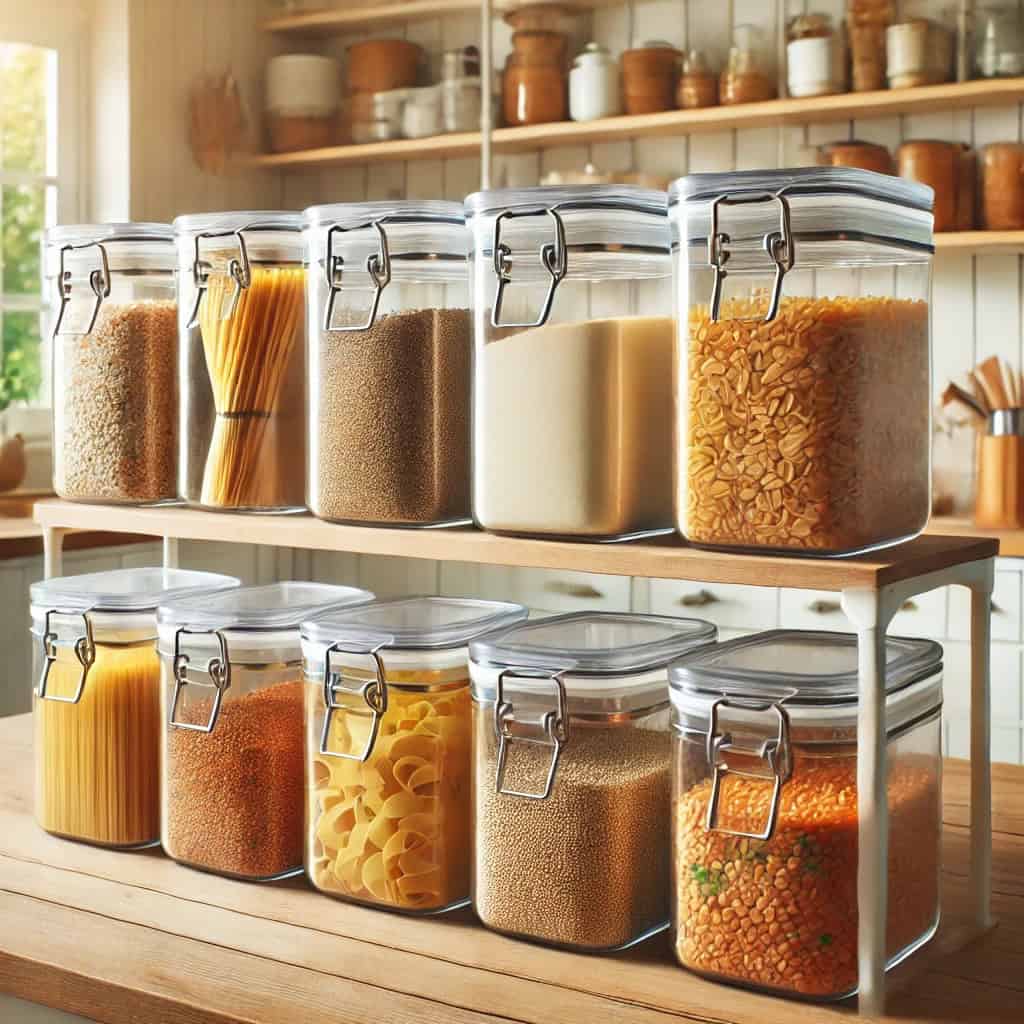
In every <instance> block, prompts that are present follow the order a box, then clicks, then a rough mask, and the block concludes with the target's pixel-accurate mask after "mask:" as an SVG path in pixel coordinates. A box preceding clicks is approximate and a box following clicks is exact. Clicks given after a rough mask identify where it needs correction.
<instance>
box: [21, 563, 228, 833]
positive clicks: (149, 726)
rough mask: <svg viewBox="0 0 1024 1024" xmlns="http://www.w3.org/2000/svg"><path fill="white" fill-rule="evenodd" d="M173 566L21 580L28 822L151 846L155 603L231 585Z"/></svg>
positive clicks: (156, 714)
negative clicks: (28, 673) (29, 683)
mask: <svg viewBox="0 0 1024 1024" xmlns="http://www.w3.org/2000/svg"><path fill="white" fill-rule="evenodd" d="M237 586H238V580H236V579H234V578H233V577H231V576H219V575H217V574H216V573H209V572H188V571H185V570H182V569H116V570H114V571H112V572H95V573H88V574H86V575H82V576H65V577H62V578H59V579H49V580H44V581H42V582H40V583H33V584H32V587H31V589H30V594H31V613H32V641H33V643H32V649H33V674H34V679H35V683H34V685H33V695H32V706H33V711H34V719H35V742H34V757H35V813H36V820H37V821H38V822H39V825H40V827H42V828H44V829H46V831H47V832H52V833H53V834H54V835H58V836H62V837H64V838H66V839H79V840H82V841H84V842H87V843H98V844H100V845H102V846H114V847H122V848H131V847H139V846H150V845H153V844H154V843H157V842H159V841H160V787H159V778H160V731H161V726H160V662H159V660H158V659H157V654H156V650H155V647H154V643H153V641H154V640H155V639H156V609H157V605H159V604H160V602H161V601H164V600H168V599H172V598H177V597H181V596H184V595H188V594H198V593H202V592H209V591H214V590H220V591H223V590H226V589H227V588H230V587H237Z"/></svg>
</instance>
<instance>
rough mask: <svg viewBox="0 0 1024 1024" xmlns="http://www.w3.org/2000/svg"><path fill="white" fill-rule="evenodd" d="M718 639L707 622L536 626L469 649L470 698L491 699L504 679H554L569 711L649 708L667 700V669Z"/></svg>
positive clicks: (620, 618) (590, 619) (575, 620)
mask: <svg viewBox="0 0 1024 1024" xmlns="http://www.w3.org/2000/svg"><path fill="white" fill-rule="evenodd" d="M717 635H718V630H717V628H716V627H715V626H714V625H713V624H712V623H710V622H705V621H704V620H702V619H684V618H675V617H673V616H669V615H630V614H618V613H615V612H573V613H571V614H569V615H555V616H552V617H551V618H546V619H538V620H536V621H534V622H528V623H524V624H523V625H520V626H513V627H512V628H511V629H508V630H504V631H502V632H500V633H494V634H491V635H490V636H487V637H482V638H481V639H479V640H475V641H473V642H472V643H471V644H470V645H469V655H470V662H471V669H472V678H473V696H474V697H475V698H476V699H477V700H481V701H489V700H494V699H495V697H496V695H497V686H498V677H499V676H501V675H503V674H506V675H516V676H517V677H519V678H525V679H527V680H528V679H529V678H530V677H531V676H532V677H541V678H543V677H544V676H549V677H554V676H558V677H560V678H561V680H562V683H563V684H564V686H565V691H566V696H567V698H568V702H569V709H570V711H572V710H577V711H595V710H628V709H630V708H638V707H650V706H652V705H655V704H661V703H665V702H666V701H667V700H668V686H667V669H668V665H669V663H670V662H671V661H673V660H674V659H675V658H678V657H679V656H680V655H681V654H683V653H684V652H686V651H688V650H691V649H692V648H694V647H702V646H704V645H705V644H710V643H713V642H714V640H715V638H716V636H717ZM520 674H522V675H520Z"/></svg>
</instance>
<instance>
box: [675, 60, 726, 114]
mask: <svg viewBox="0 0 1024 1024" xmlns="http://www.w3.org/2000/svg"><path fill="white" fill-rule="evenodd" d="M717 105H718V75H716V74H715V73H714V71H712V70H711V68H710V67H709V66H708V62H707V59H706V58H705V56H704V53H703V51H702V50H690V52H689V53H687V55H686V56H685V57H684V58H683V74H682V77H681V78H680V79H679V88H678V89H677V90H676V106H678V107H681V108H682V109H683V110H695V109H697V108H698V107H714V106H717Z"/></svg>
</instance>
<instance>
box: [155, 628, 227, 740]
mask: <svg viewBox="0 0 1024 1024" xmlns="http://www.w3.org/2000/svg"><path fill="white" fill-rule="evenodd" d="M182 634H186V635H189V636H214V637H216V638H217V643H218V645H219V647H220V652H219V655H216V656H214V657H212V658H210V660H209V661H208V662H207V663H206V668H205V669H202V670H201V671H203V672H205V673H206V675H208V676H209V677H210V683H209V685H210V686H212V687H214V695H213V706H212V707H211V708H210V714H209V717H208V718H207V720H206V723H205V724H203V723H198V724H194V723H191V722H181V721H179V720H178V704H179V703H180V701H181V691H182V690H183V689H184V688H185V687H186V686H188V684H189V679H188V668H189V663H190V660H191V659H190V658H189V656H188V655H187V654H186V653H185V652H184V651H183V650H182V649H181V637H182ZM171 665H172V671H173V673H174V698H173V700H172V701H171V711H170V717H169V719H168V724H169V725H170V726H171V727H172V728H174V729H189V730H191V731H192V732H204V733H210V732H213V727H214V726H215V725H216V724H217V718H218V717H219V715H220V707H221V703H222V701H223V699H224V691H225V690H227V689H228V687H229V686H230V685H231V661H230V659H229V658H228V642H227V639H226V638H225V636H224V634H223V633H222V632H221V630H219V629H186V628H185V627H184V626H183V627H181V628H180V629H178V630H177V631H176V632H175V634H174V660H173V661H172V663H171Z"/></svg>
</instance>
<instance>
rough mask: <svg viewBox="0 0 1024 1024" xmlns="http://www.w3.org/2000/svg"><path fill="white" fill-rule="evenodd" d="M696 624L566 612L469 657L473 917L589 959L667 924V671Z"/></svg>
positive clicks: (702, 625)
mask: <svg viewBox="0 0 1024 1024" xmlns="http://www.w3.org/2000/svg"><path fill="white" fill-rule="evenodd" d="M715 636H716V630H715V627H714V626H713V625H711V623H709V622H702V621H700V620H699V619H677V618H672V617H669V616H659V615H618V614H611V613H601V612H580V613H575V614H571V615H559V616H555V617H552V618H549V619H542V620H539V621H536V622H531V623H527V624H524V625H520V626H514V627H512V628H511V629H509V630H505V631H501V632H496V633H492V634H491V635H490V636H487V637H483V638H481V639H480V640H477V641H474V642H473V643H471V644H470V648H469V650H470V666H469V670H470V679H471V680H472V697H473V833H474V851H475V852H474V862H473V905H474V909H475V910H476V912H477V914H478V916H479V917H480V920H481V921H483V923H484V924H485V925H487V926H488V927H489V928H494V929H496V930H497V931H501V932H506V933H508V934H511V935H518V936H521V937H523V938H528V939H533V940H535V941H538V942H545V943H549V944H551V945H556V946H564V947H567V948H572V949H580V950H584V951H589V952H601V951H611V950H615V949H622V948H624V947H626V946H630V945H632V944H633V943H635V942H639V941H640V940H642V939H644V938H646V937H647V936H649V935H652V934H654V933H655V932H658V931H661V930H662V929H663V928H665V927H666V926H667V923H668V918H669V891H670V884H669V831H668V817H669V735H668V664H669V662H670V661H672V660H673V659H674V658H676V657H678V656H679V655H680V654H682V653H684V652H686V651H688V650H691V649H693V648H694V647H699V646H701V645H704V644H708V643H711V642H713V641H714V639H715Z"/></svg>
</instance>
